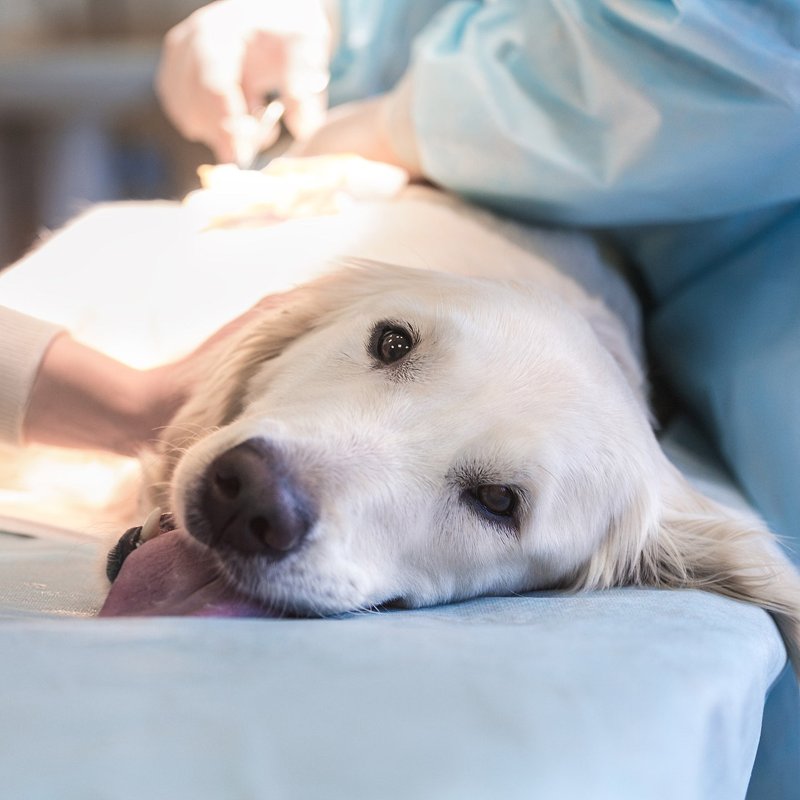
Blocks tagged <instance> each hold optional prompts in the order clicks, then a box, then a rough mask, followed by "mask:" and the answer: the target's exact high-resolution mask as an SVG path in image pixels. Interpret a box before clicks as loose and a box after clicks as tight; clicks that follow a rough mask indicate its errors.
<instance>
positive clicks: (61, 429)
mask: <svg viewBox="0 0 800 800" xmlns="http://www.w3.org/2000/svg"><path fill="white" fill-rule="evenodd" d="M181 400H182V394H181V391H180V389H179V382H178V381H176V380H174V375H172V374H170V372H169V371H168V370H167V369H166V368H161V369H157V370H148V371H141V370H137V369H133V368H132V367H129V366H127V365H125V364H122V363H121V362H119V361H115V360H114V359H112V358H110V357H109V356H107V355H104V354H103V353H100V352H98V351H96V350H93V349H91V348H90V347H86V346H85V345H83V344H81V343H80V342H78V341H76V340H75V339H73V338H72V337H71V336H69V335H68V334H61V335H59V336H57V337H56V338H55V339H54V340H53V341H52V343H51V345H50V347H49V348H48V350H47V352H46V353H45V355H44V358H43V359H42V362H41V366H40V368H39V373H38V375H37V377H36V380H35V382H34V384H33V388H32V391H31V396H30V400H29V404H28V410H27V414H26V416H25V420H24V423H23V439H24V440H25V441H26V442H39V443H42V444H52V445H58V446H62V447H82V448H88V449H101V450H110V451H113V452H117V453H121V454H124V455H133V454H135V453H136V452H137V450H139V449H140V448H141V446H142V445H143V444H144V443H145V442H146V441H147V440H148V439H150V438H152V436H153V435H154V431H155V430H156V429H157V428H158V427H160V426H161V425H165V424H166V423H167V422H168V421H169V419H170V417H171V416H172V414H173V413H174V412H175V410H176V409H177V407H178V405H179V404H180V402H181Z"/></svg>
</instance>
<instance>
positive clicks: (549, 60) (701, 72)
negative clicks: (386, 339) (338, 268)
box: [310, 0, 800, 225]
mask: <svg viewBox="0 0 800 800" xmlns="http://www.w3.org/2000/svg"><path fill="white" fill-rule="evenodd" d="M799 28H800V6H798V5H797V4H791V3H785V2H778V0H772V1H767V2H763V3H758V4H749V3H730V2H723V1H722V0H698V2H694V3H685V4H681V3H671V2H658V3H653V2H642V1H641V0H621V1H620V2H614V3H610V2H606V1H605V0H587V2H581V3H577V2H571V3H564V2H555V0H552V2H538V3H531V2H527V1H526V0H516V1H514V2H505V3H493V4H488V3H487V4H482V3H478V2H454V3H451V4H450V5H449V6H448V7H447V8H445V9H444V10H443V11H442V12H441V13H439V14H438V15H437V16H436V18H435V19H434V20H433V21H432V22H431V23H430V24H429V25H428V26H427V27H426V29H425V30H424V31H423V33H422V34H421V35H420V36H419V37H418V38H417V39H416V41H415V44H414V51H413V61H412V64H411V67H410V69H409V71H408V73H407V80H408V82H409V86H408V89H407V91H405V92H401V94H400V95H393V96H392V97H390V98H389V104H390V105H394V104H396V103H398V102H399V103H401V107H400V108H397V107H393V108H390V109H385V110H384V111H383V112H382V114H383V116H384V118H385V117H386V116H387V115H389V116H393V117H394V118H395V119H400V120H402V119H409V120H411V126H412V131H413V139H412V140H411V144H412V146H413V150H414V151H415V152H418V159H419V163H420V165H421V171H422V172H423V173H424V174H425V175H426V176H427V177H429V178H430V179H431V180H433V181H434V182H437V183H439V184H441V185H443V186H445V187H447V188H449V189H453V190H456V191H459V192H461V193H464V194H466V195H467V196H471V197H474V198H476V199H478V200H481V201H483V202H487V203H489V204H492V205H494V206H496V207H499V208H501V209H507V210H511V211H513V212H514V213H515V214H520V213H527V214H529V215H530V216H534V217H537V218H540V219H542V218H544V219H549V220H553V221H558V222H568V223H580V224H593V225H619V224H624V223H642V222H648V221H654V220H659V221H665V220H684V219H696V218H700V217H711V216H720V215H727V214H733V213H736V212H738V211H742V210H745V209H747V208H749V207H751V206H752V204H753V202H754V198H757V202H758V203H759V204H760V205H763V206H766V205H769V204H777V203H781V202H784V201H787V200H790V199H792V198H795V197H797V194H798V191H800V172H798V170H797V169H790V168H786V167H787V166H788V165H796V164H800V137H798V136H797V134H796V132H797V130H798V126H799V125H800V89H798V87H800V50H799V49H798V44H797V40H796V37H795V39H794V40H793V39H792V38H791V37H790V36H789V35H788V33H787V32H788V31H792V30H798V29H799ZM383 45H384V47H387V48H388V47H390V46H391V42H390V41H389V40H385V41H384V42H383ZM380 118H381V115H375V120H376V121H380ZM334 124H335V123H334ZM372 130H373V133H374V135H375V138H374V141H373V143H372V144H373V145H376V146H377V147H378V148H380V146H381V140H382V139H385V135H386V128H385V127H382V126H381V125H380V124H376V125H374V126H373V128H372ZM328 133H330V132H329V131H326V130H325V129H324V128H323V129H322V130H321V131H320V132H319V134H318V136H319V137H325V136H327V135H328ZM390 135H391V136H392V137H393V138H394V139H395V140H396V141H397V140H400V139H402V138H403V137H404V136H405V134H404V133H403V131H402V130H399V131H397V132H394V133H393V132H392V131H390ZM363 139H364V134H363V132H362V134H361V135H360V137H358V136H353V138H352V143H353V144H354V145H355V146H356V147H357V148H358V149H361V151H362V152H369V148H365V147H364V145H363V144H361V142H362V141H363ZM347 145H348V142H346V141H344V139H342V140H341V141H340V142H339V143H338V145H337V148H336V149H340V150H341V149H347ZM310 146H311V147H312V148H314V146H315V141H314V139H312V140H311V142H310ZM394 148H395V150H396V151H397V150H398V146H397V144H396V143H395V145H394Z"/></svg>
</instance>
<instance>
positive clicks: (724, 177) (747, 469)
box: [158, 0, 800, 563]
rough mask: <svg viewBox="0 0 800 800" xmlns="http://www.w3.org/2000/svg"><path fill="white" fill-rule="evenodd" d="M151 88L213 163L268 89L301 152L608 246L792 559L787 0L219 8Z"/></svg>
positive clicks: (796, 172)
mask: <svg viewBox="0 0 800 800" xmlns="http://www.w3.org/2000/svg"><path fill="white" fill-rule="evenodd" d="M288 5H291V6H292V11H291V13H289V12H288V11H287V9H286V8H285V6H288ZM158 89H159V93H160V96H161V98H162V102H163V105H164V107H165V109H166V111H167V113H168V115H169V116H170V117H171V118H172V120H173V122H174V123H175V125H176V126H177V127H178V128H179V130H181V131H182V132H183V133H184V134H185V135H186V136H188V137H189V138H192V139H196V140H199V141H203V142H206V143H207V144H208V145H209V146H211V147H212V149H213V150H214V152H215V153H216V155H217V157H218V159H220V160H223V161H236V160H237V152H238V150H239V149H244V150H247V149H248V148H251V147H252V142H248V141H247V136H248V133H247V130H248V128H247V125H248V123H247V122H246V120H247V119H248V118H252V117H253V114H254V113H257V109H258V107H259V105H260V104H261V103H262V102H263V99H262V98H263V97H264V95H265V94H266V93H269V92H273V93H277V94H278V95H279V96H281V97H282V98H284V99H285V104H286V107H287V114H286V122H287V126H288V127H289V129H290V130H291V131H292V132H293V133H294V134H295V136H296V137H298V138H299V139H300V144H299V145H298V146H296V150H295V151H296V152H298V153H309V154H311V153H321V152H337V151H348V152H357V153H360V154H361V155H364V156H366V157H369V158H375V159H380V160H384V161H388V162H391V163H395V164H399V165H401V166H404V167H405V168H406V169H408V170H409V172H410V173H411V174H412V176H417V177H424V178H425V179H427V180H429V181H431V182H433V183H435V184H437V185H439V186H441V187H443V188H445V189H448V190H450V191H453V192H457V193H458V194H459V195H461V196H463V197H465V198H467V199H469V200H472V201H474V202H476V203H480V204H483V205H485V206H488V207H490V208H492V209H495V210H497V211H500V212H503V213H506V214H509V215H512V216H514V217H517V218H521V219H524V220H530V221H531V222H535V223H538V224H556V225H578V226H582V227H588V228H596V229H600V230H602V231H603V232H604V233H606V234H608V235H611V236H613V238H614V239H615V240H616V242H617V244H618V246H619V247H620V248H621V249H622V250H623V252H624V253H625V254H626V255H627V256H628V257H629V258H630V259H631V261H632V262H633V263H634V264H635V265H636V266H637V268H638V270H639V271H640V273H641V275H642V277H643V279H644V283H645V286H646V289H647V291H648V293H649V295H650V299H651V300H652V305H653V311H652V314H651V317H650V323H649V336H650V342H651V346H652V349H653V352H654V354H655V356H656V359H657V363H658V368H659V370H660V371H661V372H662V373H663V375H664V377H666V378H667V379H668V380H669V382H670V385H671V387H672V388H673V390H674V391H675V392H676V393H677V394H678V395H679V396H680V398H681V399H682V400H683V402H684V404H685V405H686V407H687V408H688V409H689V410H690V411H691V413H692V414H694V415H695V416H696V417H697V418H698V419H699V420H700V421H701V422H702V423H703V424H704V426H705V428H706V430H707V431H709V432H710V434H711V435H712V436H713V439H714V441H715V444H716V446H717V448H718V449H719V451H720V452H721V454H722V455H723V457H724V458H725V461H726V463H727V464H728V466H729V467H730V468H731V470H732V471H733V472H734V473H735V475H736V477H737V478H738V480H739V481H740V483H741V485H742V486H743V487H744V489H745V490H746V492H747V493H748V494H749V495H750V497H751V499H752V500H754V501H755V503H756V504H757V506H758V507H759V509H760V511H761V512H762V514H763V515H764V516H765V517H766V520H767V522H768V523H769V524H770V525H771V526H772V527H773V529H775V530H777V531H778V532H779V533H782V534H783V535H784V536H785V537H787V545H788V547H789V550H790V551H791V555H792V556H793V558H794V559H795V560H796V561H797V562H798V563H800V489H798V485H797V477H796V476H797V475H798V474H800V399H798V398H800V202H798V201H799V200H800V4H799V3H797V2H795V1H794V0H764V2H760V3H751V2H737V1H736V0H689V2H680V3H679V2H666V1H664V2H652V0H647V1H645V0H581V2H577V0H575V2H570V1H569V0H566V1H564V0H541V1H540V2H535V3H534V2H529V1H528V0H504V1H503V0H497V1H496V2H476V1H475V0H458V1H457V2H436V1H435V0H393V2H391V3H375V2H370V0H339V2H336V1H335V0H331V1H330V2H321V1H320V0H315V1H313V2H312V1H311V0H301V1H300V2H298V3H292V4H285V3H279V2H270V0H222V2H218V3H213V4H211V5H209V6H207V7H204V8H202V9H200V10H199V11H198V12H196V13H195V14H194V15H193V16H191V17H189V18H188V19H187V20H185V21H184V22H182V23H181V24H180V25H179V26H177V27H176V28H175V29H173V30H172V31H171V32H170V34H169V35H168V36H167V38H166V40H165V47H164V52H163V58H162V64H161V68H160V73H159V78H158ZM328 104H330V105H331V106H333V108H332V111H331V112H330V113H329V114H328V115H327V116H326V115H324V114H323V113H322V112H321V110H322V109H324V107H325V106H326V105H328ZM242 120H245V122H243V121H242ZM250 130H252V128H251V129H250Z"/></svg>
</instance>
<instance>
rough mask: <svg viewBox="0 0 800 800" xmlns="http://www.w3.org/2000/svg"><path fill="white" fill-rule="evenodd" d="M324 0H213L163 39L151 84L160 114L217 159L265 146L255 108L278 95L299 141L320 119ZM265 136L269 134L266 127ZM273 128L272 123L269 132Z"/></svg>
mask: <svg viewBox="0 0 800 800" xmlns="http://www.w3.org/2000/svg"><path fill="white" fill-rule="evenodd" d="M329 6H330V3H326V2H325V0H291V2H281V0H218V2H214V3H211V4H210V5H208V6H204V7H203V8H201V9H199V10H198V11H196V12H195V13H194V14H192V15H191V16H189V17H187V19H185V20H184V21H183V22H181V23H180V24H178V25H176V26H175V27H174V28H172V30H170V31H169V32H168V33H167V35H166V37H165V38H164V46H163V50H162V56H161V63H160V65H159V70H158V76H157V78H156V89H157V91H158V95H159V97H160V99H161V103H162V105H163V107H164V110H165V112H166V114H167V116H168V117H169V118H170V119H171V120H172V122H173V124H174V125H175V127H176V128H177V129H178V130H179V131H180V132H181V133H182V134H183V135H184V136H185V137H187V138H188V139H190V140H192V141H200V142H204V143H205V144H207V145H208V146H209V147H210V148H211V149H212V150H213V151H214V154H215V156H216V158H217V160H218V161H219V162H221V163H227V162H236V163H244V162H247V161H249V160H252V157H253V156H254V155H255V153H256V152H257V151H258V150H259V149H260V148H263V147H267V146H269V144H271V142H270V141H259V138H260V137H262V136H263V135H264V131H262V130H261V126H260V125H259V121H258V120H257V119H256V117H255V116H254V113H256V112H257V111H258V109H259V108H260V107H261V106H263V105H264V99H265V97H266V96H267V95H268V94H270V93H277V95H278V96H279V97H280V99H281V101H282V102H283V104H284V106H285V108H286V111H285V114H284V119H285V122H286V125H287V127H288V128H289V130H290V132H291V133H292V135H293V136H294V137H295V138H296V139H298V140H301V141H302V140H304V139H306V138H308V137H309V136H310V135H311V134H312V133H313V132H314V131H315V130H316V129H317V128H318V127H319V126H320V125H321V124H322V122H323V121H324V119H325V111H326V108H327V92H326V89H327V85H328V80H329V61H330V55H331V40H332V31H331V20H330V18H329V16H328V13H326V9H327V8H328V7H329ZM268 133H269V132H268ZM278 133H279V130H278V128H277V126H273V129H272V137H273V141H274V138H277V136H278Z"/></svg>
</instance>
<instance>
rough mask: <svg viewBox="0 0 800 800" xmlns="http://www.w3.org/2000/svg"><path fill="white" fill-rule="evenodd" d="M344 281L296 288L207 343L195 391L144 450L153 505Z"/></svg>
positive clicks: (333, 302)
mask: <svg viewBox="0 0 800 800" xmlns="http://www.w3.org/2000/svg"><path fill="white" fill-rule="evenodd" d="M350 280H351V279H350ZM345 283H348V275H347V273H346V272H344V273H341V275H332V276H326V277H323V278H320V279H318V280H317V281H313V282H311V283H309V284H306V285H305V286H303V287H302V288H299V289H296V290H294V291H293V292H291V293H290V294H289V295H287V298H286V300H285V301H283V302H280V303H278V304H276V305H275V306H272V307H267V308H265V309H264V310H262V311H259V312H257V313H254V314H253V318H252V319H251V320H250V321H248V323H247V324H246V325H245V326H244V327H242V328H241V329H240V330H239V331H237V332H236V333H234V334H232V335H230V336H229V337H228V338H226V339H225V340H224V341H222V342H220V343H218V344H216V345H215V346H213V347H210V348H208V352H207V353H206V354H205V355H204V356H203V359H202V363H200V364H195V365H193V370H196V371H197V372H198V373H199V378H198V379H197V381H196V384H195V387H194V389H193V391H192V394H191V395H190V397H189V399H188V400H187V402H186V403H185V404H184V405H183V406H182V407H181V408H180V409H179V410H178V412H177V413H176V415H175V416H174V418H173V419H172V421H171V422H170V424H169V425H168V426H167V427H166V428H164V430H163V431H161V434H160V437H159V441H158V442H157V443H156V445H155V447H154V448H153V449H151V450H148V451H146V452H144V453H142V454H141V463H142V468H143V472H144V485H145V486H146V487H147V488H146V493H147V504H148V505H149V506H150V507H153V506H154V505H164V503H166V498H167V495H168V484H169V481H170V479H171V476H172V472H173V470H174V468H175V466H176V464H177V462H178V461H179V460H180V457H181V455H182V454H183V453H184V452H185V451H186V449H187V448H188V447H189V446H191V445H192V444H194V443H195V442H196V441H198V440H199V439H201V438H203V437H204V436H206V435H208V434H209V433H212V432H213V431H214V430H216V429H218V428H220V427H222V426H224V425H227V424H229V423H230V422H232V421H233V420H234V419H235V418H236V417H237V416H239V414H240V413H241V412H242V411H243V404H244V398H245V393H246V390H247V385H248V383H249V381H250V379H251V378H252V377H253V376H254V375H255V373H256V372H257V370H258V369H259V367H260V366H261V365H262V364H264V363H265V362H266V361H269V360H270V359H272V358H275V357H276V356H278V355H279V354H280V353H281V352H282V351H283V350H284V349H285V348H286V347H287V346H288V345H289V344H290V343H291V342H292V341H294V340H295V339H297V338H299V337H300V336H302V335H303V334H304V333H306V332H308V331H310V330H312V329H313V328H314V327H316V326H317V325H319V324H320V322H321V320H322V319H324V317H325V316H326V314H327V313H329V312H330V311H331V310H332V309H333V308H335V307H336V306H338V305H340V304H341V302H342V299H343V298H344V297H345V295H346V289H345V288H343V286H342V284H345Z"/></svg>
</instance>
